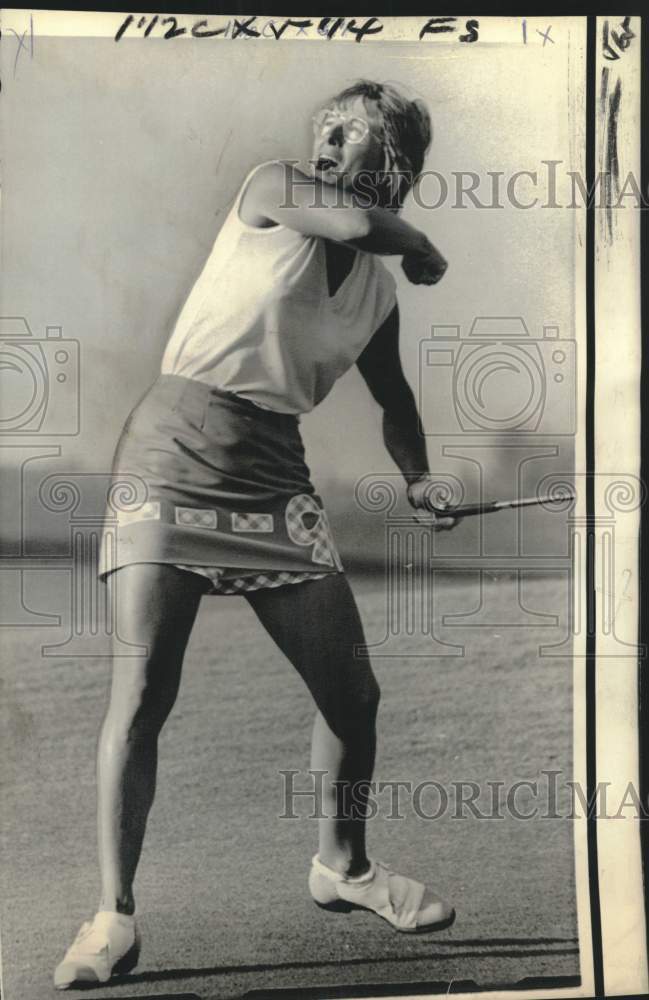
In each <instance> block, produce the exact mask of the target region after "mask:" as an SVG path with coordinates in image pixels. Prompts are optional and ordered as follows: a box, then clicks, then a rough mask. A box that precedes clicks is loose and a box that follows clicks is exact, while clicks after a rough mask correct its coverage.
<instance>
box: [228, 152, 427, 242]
mask: <svg viewBox="0 0 649 1000" xmlns="http://www.w3.org/2000/svg"><path fill="white" fill-rule="evenodd" d="M244 198H245V203H246V213H247V215H248V216H249V217H254V218H255V224H259V225H264V220H266V221H268V220H270V221H271V222H275V223H277V224H279V225H283V226H286V227H287V228H289V229H294V230H295V231H296V232H298V233H303V234H304V235H306V236H322V237H325V238H327V239H330V240H334V241H335V242H339V243H351V244H352V245H353V246H355V247H357V248H358V249H360V250H365V251H367V252H369V253H376V254H386V255H387V254H398V255H400V256H404V255H416V256H421V257H428V256H430V254H431V251H434V247H433V245H432V243H431V242H430V240H429V239H428V237H427V236H426V235H425V234H424V233H422V232H421V231H420V230H419V229H416V228H415V226H411V225H410V224H409V223H407V222H404V221H403V219H400V218H399V217H398V216H397V215H395V214H394V213H393V212H389V211H387V209H384V208H363V207H361V206H360V205H355V204H353V202H352V197H351V195H350V193H349V192H344V191H342V190H341V189H339V188H337V187H335V186H334V185H332V184H323V183H322V181H320V180H319V178H317V177H309V176H307V175H306V174H304V173H302V171H301V170H298V169H297V167H295V166H293V165H291V164H288V163H282V162H277V161H276V162H272V163H268V164H266V165H265V166H264V167H262V168H261V170H258V171H257V173H256V174H255V175H254V177H253V178H252V179H251V181H250V184H249V186H248V188H247V190H246V192H245V195H244Z"/></svg>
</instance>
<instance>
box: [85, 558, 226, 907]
mask: <svg viewBox="0 0 649 1000" xmlns="http://www.w3.org/2000/svg"><path fill="white" fill-rule="evenodd" d="M108 585H109V586H110V587H111V589H112V591H113V595H112V596H113V598H114V600H115V602H116V617H117V623H118V627H119V633H120V636H121V638H122V639H125V640H127V641H128V642H132V643H136V644H138V645H141V646H144V647H145V649H146V653H145V654H143V655H141V656H133V657H124V656H116V657H115V658H114V660H113V668H112V669H113V673H112V687H111V694H110V702H109V705H108V710H107V713H106V716H105V719H104V723H103V726H102V729H101V733H100V737H99V746H98V753H97V796H98V815H97V819H98V839H99V861H100V868H101V879H102V896H101V902H100V905H99V909H100V910H112V911H117V912H119V913H127V914H132V913H133V912H134V910H135V900H134V897H133V880H134V878H135V870H136V867H137V863H138V860H139V857H140V851H141V849H142V841H143V838H144V831H145V827H146V820H147V816H148V813H149V810H150V808H151V804H152V802H153V797H154V794H155V784H156V764H157V752H158V735H159V733H160V730H161V729H162V726H163V724H164V722H165V719H166V718H167V716H168V715H169V712H170V711H171V708H172V706H173V704H174V701H175V700H176V694H177V692H178V686H179V684H180V675H181V668H182V661H183V656H184V653H185V648H186V646H187V641H188V639H189V635H190V632H191V629H192V625H193V624H194V619H195V617H196V612H197V611H198V605H199V602H200V598H201V595H202V594H204V593H205V591H206V589H208V587H209V582H208V581H207V580H203V579H202V578H201V577H200V576H198V575H197V574H193V573H187V572H183V571H182V570H178V569H176V568H175V567H173V566H165V565H162V564H158V563H154V564H151V563H139V564H136V565H132V566H124V567H123V568H122V569H119V570H116V571H115V572H114V573H113V574H111V576H110V577H109V582H108Z"/></svg>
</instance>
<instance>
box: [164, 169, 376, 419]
mask: <svg viewBox="0 0 649 1000" xmlns="http://www.w3.org/2000/svg"><path fill="white" fill-rule="evenodd" d="M261 166H263V164H259V166H257V167H255V168H254V169H253V170H251V171H250V173H249V174H248V175H247V177H246V179H245V181H244V184H243V186H242V188H241V190H240V192H239V194H238V196H237V198H236V201H235V202H234V205H233V207H232V208H231V210H230V212H229V214H228V216H227V218H226V220H225V222H224V224H223V226H222V228H221V230H220V232H219V234H218V236H217V238H216V240H215V242H214V245H213V246H212V249H211V251H210V254H209V256H208V258H207V261H206V263H205V265H204V267H203V270H202V271H201V273H200V275H199V277H198V279H197V281H196V283H195V285H194V287H193V288H192V290H191V292H190V294H189V296H188V298H187V300H186V302H185V304H184V306H183V308H182V310H181V312H180V315H179V317H178V320H177V321H176V324H175V327H174V330H173V333H172V335H171V337H170V339H169V342H168V344H167V347H166V350H165V353H164V357H163V359H162V372H163V374H173V375H183V376H185V377H186V378H192V379H197V380H198V381H201V382H206V383H207V384H208V385H212V386H215V387H216V388H221V389H226V390H227V391H229V392H234V393H237V394H238V395H240V396H244V397H246V398H247V399H250V400H251V401H252V402H254V403H256V404H258V405H259V406H261V407H265V408H266V409H270V410H276V411H279V412H281V413H294V414H300V413H307V412H308V411H309V410H312V409H313V407H314V406H316V404H317V403H319V402H320V401H321V400H322V399H324V397H325V396H326V395H327V393H328V392H329V390H330V389H331V387H332V386H333V384H334V382H335V381H336V379H338V378H340V376H341V375H342V374H344V372H346V371H347V369H348V368H350V367H351V366H352V365H353V364H354V362H355V361H356V359H357V358H358V356H359V355H360V353H361V351H362V350H363V348H364V347H365V346H366V344H367V343H368V341H369V340H370V339H371V337H372V335H373V334H374V333H375V331H376V330H377V329H378V327H379V326H381V324H382V323H383V322H384V320H385V319H386V318H387V317H388V315H389V313H390V312H391V310H392V309H393V307H394V305H395V303H396V295H395V290H396V283H395V280H394V278H393V276H392V275H391V274H390V272H389V271H388V270H387V269H386V268H385V267H384V265H383V264H382V263H381V261H380V260H379V259H378V258H377V257H376V256H375V255H374V254H370V253H364V252H362V251H357V253H356V257H355V260H354V264H353V266H352V269H351V271H350V273H349V274H348V275H347V277H346V278H345V280H344V281H343V283H342V284H341V285H340V287H339V288H338V289H337V291H336V292H335V293H334V295H332V296H330V295H329V290H328V286H327V268H326V257H325V244H324V241H323V240H322V239H321V238H320V237H317V236H304V235H302V234H301V233H297V232H295V231H294V230H292V229H289V228H287V227H286V226H282V225H274V226H271V227H269V228H266V229H262V228H259V227H256V226H250V225H248V224H246V223H245V222H242V220H241V219H240V217H239V204H240V202H241V198H242V195H243V192H244V190H245V188H246V185H247V183H248V181H249V180H250V178H251V177H252V175H253V174H254V173H255V171H256V170H258V169H259V168H260V167H261Z"/></svg>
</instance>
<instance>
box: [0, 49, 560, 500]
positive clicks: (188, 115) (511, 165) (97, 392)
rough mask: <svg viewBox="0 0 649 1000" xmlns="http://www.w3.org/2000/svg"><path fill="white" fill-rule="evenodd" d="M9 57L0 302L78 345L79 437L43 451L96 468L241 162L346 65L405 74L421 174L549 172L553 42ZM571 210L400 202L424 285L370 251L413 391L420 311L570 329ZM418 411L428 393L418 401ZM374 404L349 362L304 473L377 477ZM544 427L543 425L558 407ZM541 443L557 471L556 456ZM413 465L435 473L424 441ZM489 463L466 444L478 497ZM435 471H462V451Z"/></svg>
mask: <svg viewBox="0 0 649 1000" xmlns="http://www.w3.org/2000/svg"><path fill="white" fill-rule="evenodd" d="M496 55H497V56H498V57H497V58H495V56H496ZM10 59H11V54H10V52H9V50H8V49H4V50H3V102H2V104H3V107H2V116H3V117H2V127H3V131H4V135H5V137H8V138H9V140H10V141H8V142H6V143H5V163H4V167H3V171H4V178H3V187H4V205H3V218H2V241H3V247H2V249H3V273H2V312H3V315H8V314H9V315H25V316H26V317H27V318H28V320H29V323H30V324H31V326H32V329H33V331H34V332H35V333H36V334H37V335H42V334H43V331H44V328H45V326H46V325H48V324H58V325H61V326H62V327H63V330H64V334H65V335H66V336H68V337H75V338H77V339H78V340H79V342H80V345H81V357H82V379H81V413H82V430H81V434H80V436H79V437H78V438H72V439H68V440H66V441H65V443H64V454H65V456H66V460H67V461H68V462H69V464H71V465H77V464H81V465H84V466H86V467H90V468H93V469H98V468H102V469H103V468H108V466H109V463H110V458H111V454H112V449H113V446H114V443H115V440H116V438H117V435H118V433H119V431H120V428H121V425H122V423H123V421H124V418H125V416H126V414H127V413H128V411H129V410H130V408H131V407H132V406H133V404H134V403H135V402H136V401H137V399H138V398H139V397H140V396H141V395H142V393H143V391H144V389H145V388H146V386H147V384H148V383H149V382H150V381H151V380H152V379H153V378H154V377H155V375H156V373H157V370H158V366H159V362H160V358H161V355H162V351H163V348H164V345H165V342H166V339H167V337H168V335H169V333H170V331H171V328H172V325H173V322H174V318H175V316H176V315H177V313H178V311H179V309H180V307H181V305H182V303H183V300H184V297H185V296H186V295H187V293H188V292H189V289H190V288H191V285H192V282H193V280H194V278H195V277H196V276H197V274H198V272H199V270H200V268H201V266H202V264H203V261H204V259H205V256H206V254H207V253H208V252H209V249H210V246H211V243H212V241H213V240H214V238H215V236H216V234H217V233H218V230H219V226H220V224H221V222H222V220H223V218H224V213H225V212H226V210H227V208H228V205H229V204H230V202H231V200H232V198H233V197H234V195H235V193H236V191H237V189H238V186H239V185H240V183H241V181H242V178H243V176H244V174H245V173H246V171H247V170H248V169H249V168H250V167H251V166H253V165H254V164H255V163H256V162H258V161H260V160H263V159H267V158H270V157H275V156H279V157H296V158H297V157H300V156H303V155H305V154H307V153H308V150H309V143H310V138H311V131H310V115H311V114H312V112H313V110H314V108H315V107H317V105H318V104H319V103H320V102H321V101H322V99H323V98H324V97H325V96H327V95H328V94H330V93H332V92H335V91H336V90H338V89H339V88H341V87H342V86H345V85H347V84H348V83H349V82H351V81H352V80H353V79H355V78H357V77H359V76H368V77H371V78H375V79H379V80H393V81H396V82H401V83H403V84H407V85H408V86H409V87H411V88H412V90H413V93H416V94H417V95H418V96H421V97H423V98H424V99H425V100H426V102H427V103H428V105H429V107H430V110H431V114H432V117H433V122H434V130H435V138H434V144H433V148H432V151H431V154H430V159H429V163H428V165H429V166H430V167H431V168H433V169H435V170H438V171H439V172H440V173H442V174H445V175H446V176H447V177H449V178H450V177H451V172H452V171H457V170H475V171H482V172H484V171H487V170H492V171H497V170H502V171H505V173H506V174H511V173H512V172H513V171H514V170H519V169H530V170H535V169H541V170H542V169H543V168H542V167H541V161H542V160H549V159H556V160H562V161H564V162H565V168H566V169H567V168H568V166H569V165H570V164H569V162H568V161H569V158H570V145H571V132H570V130H571V127H572V126H571V123H570V117H569V115H567V114H566V104H567V101H568V97H567V92H568V83H567V72H566V65H565V49H562V48H561V47H560V46H557V47H550V46H548V47H547V49H545V48H541V47H537V48H535V49H533V50H532V49H531V48H524V47H523V48H522V47H518V48H517V49H516V51H511V52H509V53H508V54H507V53H504V54H503V53H496V52H494V51H493V47H492V46H489V45H480V44H477V45H472V46H466V45H460V46H458V45H457V43H455V44H452V45H449V46H448V47H447V46H440V45H435V47H434V51H433V50H431V49H424V48H423V47H422V46H417V45H414V46H413V45H405V44H392V45H385V46H383V45H382V46H376V45H371V44H366V45H356V44H348V43H341V44H331V43H327V42H319V41H317V42H316V41H308V42H307V41H299V40H295V41H290V42H286V43H285V44H283V43H279V44H276V43H264V42H246V41H238V42H231V43H224V42H221V43H214V44H210V43H209V42H206V41H191V40H184V41H182V42H179V43H177V44H175V43H170V42H168V41H165V40H162V39H160V40H154V39H150V40H148V41H147V43H146V44H142V43H141V42H138V41H130V40H123V41H122V42H121V43H120V45H119V49H117V48H116V46H115V44H114V42H112V40H109V39H80V38H79V39H73V40H63V39H39V40H38V50H37V52H36V54H35V58H34V59H33V60H32V61H31V62H27V61H26V60H23V61H22V62H21V63H20V65H19V67H18V71H17V74H16V76H15V78H13V79H12V78H11V67H10V66H9V65H8V63H9V61H10ZM532 71H533V72H532ZM5 80H6V81H7V84H6V86H5V85H4V81H5ZM524 187H525V186H524V185H522V186H521V194H522V193H523V191H524ZM481 190H482V191H483V196H484V192H485V191H486V189H481ZM430 191H431V192H432V189H430ZM424 193H425V192H424ZM430 196H431V195H430V194H429V195H428V197H430ZM572 216H573V213H572V212H571V211H570V210H568V209H554V210H551V209H541V208H538V209H534V210H531V211H520V210H515V209H512V208H505V209H497V210H484V211H478V210H475V209H471V208H466V209H458V208H453V207H452V202H451V204H446V205H444V206H443V207H441V208H439V209H437V210H435V211H430V210H428V211H427V210H425V209H422V208H419V207H417V206H416V205H415V204H414V203H412V202H411V201H410V202H409V204H408V207H407V209H406V211H405V213H404V217H405V218H406V219H408V220H409V221H411V222H412V223H414V224H415V225H418V226H420V227H421V228H423V229H425V231H426V232H427V233H428V234H429V236H430V238H431V239H432V240H433V241H434V242H435V243H436V244H438V246H439V247H440V249H441V250H442V252H443V253H444V254H445V256H446V257H447V258H448V260H449V261H450V268H449V271H448V274H447V275H446V277H445V278H444V280H443V282H442V283H441V284H440V285H439V286H438V287H436V288H422V287H413V286H411V285H409V284H408V283H407V281H406V280H405V278H404V277H403V275H402V274H401V271H400V268H399V262H398V260H396V259H394V258H393V259H391V260H389V261H388V266H389V267H390V268H391V269H392V270H393V272H394V274H395V275H396V277H397V281H398V284H399V300H400V307H401V315H402V324H403V333H402V354H403V361H404V367H405V369H406V372H407V374H408V375H409V377H410V378H411V380H412V382H413V384H414V383H416V381H417V357H418V348H419V342H420V340H421V339H422V338H424V337H427V336H428V335H429V334H430V328H431V326H432V324H434V323H441V324H459V325H460V326H461V327H462V328H463V330H466V329H467V328H468V325H469V324H470V322H471V321H472V319H473V317H474V316H476V315H489V314H492V315H511V314H514V315H521V316H523V317H524V318H525V320H526V322H527V324H528V326H529V329H530V332H531V333H532V335H533V336H535V337H537V336H539V335H540V333H541V329H542V326H543V324H544V323H545V324H547V323H552V324H557V325H558V326H559V327H560V329H561V334H562V336H566V337H572V336H574V331H573V323H574V313H573V271H572V259H573V254H574V240H573V221H574V220H573V217H572ZM224 294H227V289H224ZM426 385H427V383H426V382H424V391H426ZM435 405H436V401H435V400H432V399H429V400H428V404H427V406H428V409H427V412H433V413H434V407H435ZM439 405H440V406H442V405H444V406H445V405H448V404H447V402H445V401H444V400H442V399H440V403H439ZM378 416H379V414H378V413H377V409H376V407H375V405H374V404H373V403H372V401H371V400H370V399H369V396H368V395H367V393H366V391H365V389H364V387H363V385H362V383H361V380H360V378H359V377H358V375H357V373H356V372H355V371H353V372H350V373H349V374H348V375H347V376H346V377H345V378H344V379H342V380H341V382H340V383H339V384H338V385H337V387H336V388H335V389H334V391H333V392H332V394H331V396H330V397H329V398H328V399H327V400H326V401H325V402H324V403H323V404H322V405H321V406H320V407H319V408H318V410H317V411H315V412H314V413H313V414H312V415H309V416H307V417H306V418H305V419H304V420H303V430H304V436H305V439H306V444H307V452H308V457H309V459H310V464H311V467H312V469H313V471H314V474H315V476H316V479H317V480H318V481H319V482H323V483H324V482H328V481H330V480H332V479H339V480H343V481H349V480H353V479H356V478H357V477H358V476H359V475H360V474H364V473H366V472H381V471H386V470H392V471H393V470H394V466H393V465H392V463H391V462H390V460H389V458H388V457H387V456H386V454H385V452H384V450H383V446H382V443H381V434H380V423H379V420H378ZM556 419H557V426H558V427H560V425H561V422H562V420H563V417H562V415H561V412H559V411H557V418H556ZM427 429H428V430H430V431H432V430H433V429H434V428H433V427H432V426H429V427H428V428H427ZM555 429H557V428H555ZM343 435H344V436H343ZM496 443H497V442H496ZM562 447H563V448H564V450H563V453H562V454H561V455H560V456H559V458H558V459H557V462H558V463H559V464H564V465H565V464H566V463H567V464H570V449H569V448H568V449H566V448H565V447H564V446H563V445H562ZM430 457H431V462H432V463H433V464H437V465H439V464H440V458H439V441H438V440H437V439H432V438H431V444H430ZM510 462H511V454H510V453H508V452H504V451H503V450H502V449H499V448H496V449H492V450H491V451H490V452H489V453H488V459H487V462H486V464H487V466H488V468H487V479H488V480H489V481H491V482H492V487H493V488H494V489H496V488H497V487H498V484H499V483H500V484H502V483H503V482H505V481H506V480H507V476H508V475H509V473H508V472H507V468H508V464H507V463H510ZM557 462H555V463H554V464H555V466H556V464H557ZM442 464H443V463H442ZM445 467H446V468H447V469H449V470H453V471H455V472H456V473H459V474H460V475H464V474H466V475H467V476H468V477H469V480H471V475H470V468H469V466H467V465H466V463H462V462H459V463H457V462H456V463H455V464H453V463H452V462H451V463H448V462H447V464H446V466H445ZM487 485H489V484H487ZM469 489H471V482H469Z"/></svg>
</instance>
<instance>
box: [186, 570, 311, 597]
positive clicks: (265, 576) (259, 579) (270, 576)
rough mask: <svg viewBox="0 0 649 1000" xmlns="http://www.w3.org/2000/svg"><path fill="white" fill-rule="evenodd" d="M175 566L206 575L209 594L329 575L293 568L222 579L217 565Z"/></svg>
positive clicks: (259, 587)
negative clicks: (210, 585) (210, 587)
mask: <svg viewBox="0 0 649 1000" xmlns="http://www.w3.org/2000/svg"><path fill="white" fill-rule="evenodd" d="M176 566H177V568H178V569H184V570H187V572H189V573H200V575H201V576H206V577H207V578H208V580H210V582H211V584H212V589H211V590H210V591H208V593H210V594H243V593H245V592H246V591H247V590H261V589H262V588H264V587H283V586H284V585H285V584H288V583H304V582H305V581H306V580H321V579H322V578H323V577H325V576H329V573H309V572H304V573H297V572H295V571H293V570H275V571H269V572H267V573H255V574H250V575H249V576H238V577H232V578H230V579H227V580H223V579H222V576H223V573H224V570H223V569H221V568H220V567H217V566H180V565H179V564H178V563H176Z"/></svg>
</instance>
